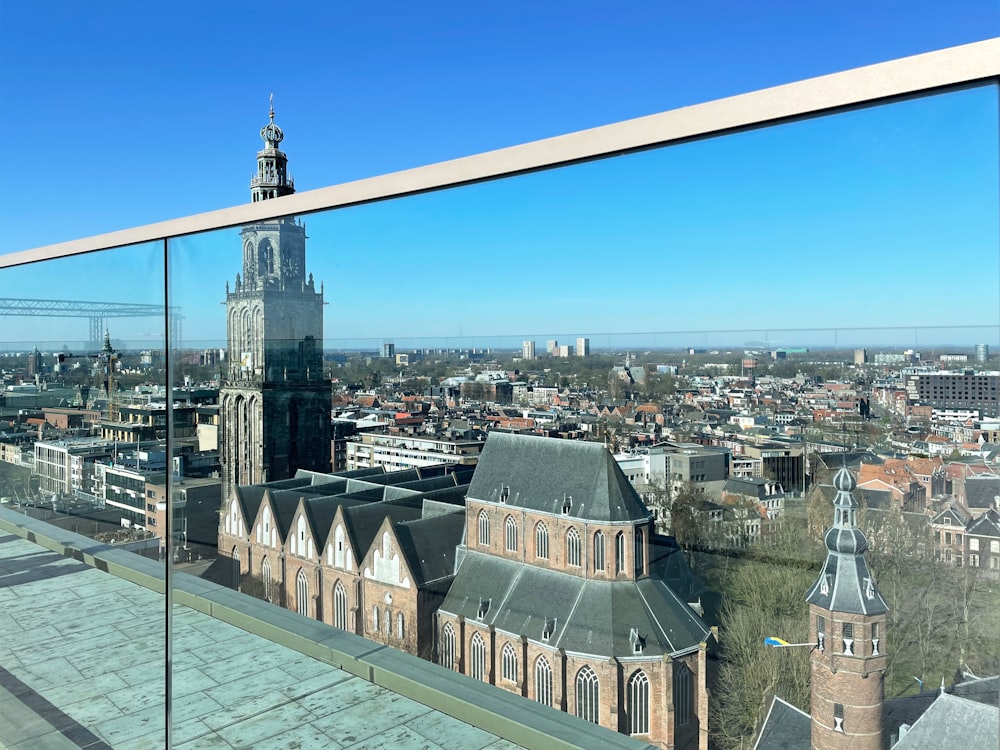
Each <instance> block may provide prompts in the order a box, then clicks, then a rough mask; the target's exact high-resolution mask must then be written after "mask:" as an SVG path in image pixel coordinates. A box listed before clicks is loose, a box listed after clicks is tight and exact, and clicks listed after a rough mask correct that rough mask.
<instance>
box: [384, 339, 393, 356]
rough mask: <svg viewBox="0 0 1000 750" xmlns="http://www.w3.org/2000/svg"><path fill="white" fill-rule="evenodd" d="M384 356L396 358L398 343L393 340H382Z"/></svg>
mask: <svg viewBox="0 0 1000 750" xmlns="http://www.w3.org/2000/svg"><path fill="white" fill-rule="evenodd" d="M382 358H383V359H395V358H396V345H395V344H394V343H392V342H391V341H383V342H382Z"/></svg>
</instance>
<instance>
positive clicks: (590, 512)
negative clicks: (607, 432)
mask: <svg viewBox="0 0 1000 750" xmlns="http://www.w3.org/2000/svg"><path fill="white" fill-rule="evenodd" d="M505 488H509V489H507V490H505ZM502 493H503V494H506V503H507V504H508V505H511V506H514V507H518V508H525V509H528V510H535V511H541V512H545V513H552V514H560V513H562V512H563V505H564V502H567V501H568V505H569V509H568V511H567V512H566V513H565V515H567V516H569V517H570V518H578V519H582V520H589V521H606V522H608V521H610V522H629V521H641V520H646V519H648V518H650V512H649V510H648V509H647V508H646V506H645V505H644V504H643V502H642V500H641V499H640V498H639V495H638V494H636V491H635V489H633V487H632V485H631V483H630V482H629V481H628V479H626V477H625V474H623V473H622V470H621V468H620V467H619V466H618V463H617V462H616V461H615V459H614V456H612V455H611V452H610V451H608V449H607V448H605V447H604V446H603V445H601V444H600V443H585V442H580V441H576V440H561V439H557V438H542V437H535V436H533V435H514V434H509V433H500V432H491V433H490V434H489V437H488V438H487V439H486V445H485V446H483V451H482V454H481V455H480V457H479V463H478V465H477V467H476V473H475V475H474V476H473V478H472V483H471V484H470V486H469V497H470V498H474V499H476V500H484V501H488V502H500V501H501V496H502Z"/></svg>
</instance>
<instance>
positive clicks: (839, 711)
mask: <svg viewBox="0 0 1000 750" xmlns="http://www.w3.org/2000/svg"><path fill="white" fill-rule="evenodd" d="M833 731H834V732H843V731H844V704H843V703H834V704H833Z"/></svg>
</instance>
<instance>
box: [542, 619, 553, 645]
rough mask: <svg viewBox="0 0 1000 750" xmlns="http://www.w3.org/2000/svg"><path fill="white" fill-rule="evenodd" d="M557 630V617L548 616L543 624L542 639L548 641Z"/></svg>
mask: <svg viewBox="0 0 1000 750" xmlns="http://www.w3.org/2000/svg"><path fill="white" fill-rule="evenodd" d="M555 632H556V618H554V617H553V618H552V619H549V618H546V619H545V625H543V626H542V640H543V641H547V640H549V638H551V637H552V634H553V633H555Z"/></svg>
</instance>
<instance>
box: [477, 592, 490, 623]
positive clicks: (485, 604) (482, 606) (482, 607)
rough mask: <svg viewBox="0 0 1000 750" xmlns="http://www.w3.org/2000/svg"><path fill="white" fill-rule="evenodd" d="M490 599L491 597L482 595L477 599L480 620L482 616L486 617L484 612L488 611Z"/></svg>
mask: <svg viewBox="0 0 1000 750" xmlns="http://www.w3.org/2000/svg"><path fill="white" fill-rule="evenodd" d="M491 601H492V600H491V599H483V598H482V597H480V599H479V612H478V617H479V619H480V620H482V619H483V618H484V617H486V613H487V612H489V611H490V602H491Z"/></svg>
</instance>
